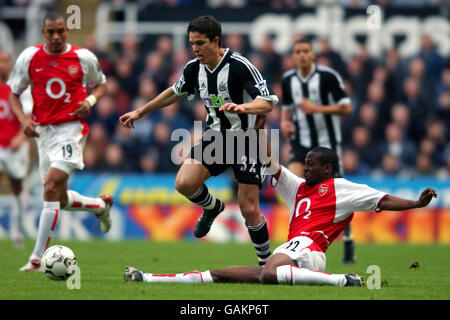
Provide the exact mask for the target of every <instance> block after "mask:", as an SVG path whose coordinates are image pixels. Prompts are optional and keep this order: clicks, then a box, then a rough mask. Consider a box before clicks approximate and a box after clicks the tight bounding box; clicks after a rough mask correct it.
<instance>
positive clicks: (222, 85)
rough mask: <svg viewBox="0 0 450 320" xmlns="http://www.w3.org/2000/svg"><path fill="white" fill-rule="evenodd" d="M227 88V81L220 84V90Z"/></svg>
mask: <svg viewBox="0 0 450 320" xmlns="http://www.w3.org/2000/svg"><path fill="white" fill-rule="evenodd" d="M225 90H227V86H226V85H225V82H221V83H220V84H219V91H225Z"/></svg>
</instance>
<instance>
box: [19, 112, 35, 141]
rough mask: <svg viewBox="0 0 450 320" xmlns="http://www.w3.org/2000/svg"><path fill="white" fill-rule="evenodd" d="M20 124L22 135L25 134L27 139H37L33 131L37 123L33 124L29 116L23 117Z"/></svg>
mask: <svg viewBox="0 0 450 320" xmlns="http://www.w3.org/2000/svg"><path fill="white" fill-rule="evenodd" d="M21 124H22V128H23V133H25V135H26V136H27V137H30V138H38V137H39V133H38V132H37V131H36V130H34V128H35V127H36V126H37V125H39V123H37V122H34V121H33V119H32V118H31V116H25V118H24V119H23V120H22V121H21Z"/></svg>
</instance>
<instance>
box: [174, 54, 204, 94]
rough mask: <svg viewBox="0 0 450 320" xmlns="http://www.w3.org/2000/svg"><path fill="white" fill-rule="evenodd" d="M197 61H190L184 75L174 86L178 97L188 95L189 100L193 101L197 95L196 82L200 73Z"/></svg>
mask: <svg viewBox="0 0 450 320" xmlns="http://www.w3.org/2000/svg"><path fill="white" fill-rule="evenodd" d="M196 62H197V59H193V60H191V61H189V62H188V63H187V64H186V65H185V66H184V69H183V74H182V75H181V76H180V78H179V79H178V81H177V82H176V83H175V84H174V85H173V86H172V90H173V92H174V93H175V94H176V95H177V96H182V95H185V94H187V95H188V97H189V99H192V98H193V97H194V94H195V80H196V75H197V73H198V67H199V64H198V63H196Z"/></svg>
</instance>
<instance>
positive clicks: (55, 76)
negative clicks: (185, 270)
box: [8, 12, 113, 271]
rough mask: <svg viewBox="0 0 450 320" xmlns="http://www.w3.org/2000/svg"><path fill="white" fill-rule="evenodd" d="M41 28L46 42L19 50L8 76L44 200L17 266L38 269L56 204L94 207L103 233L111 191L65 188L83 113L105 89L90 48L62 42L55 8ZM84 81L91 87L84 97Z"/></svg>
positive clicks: (79, 161) (79, 159)
mask: <svg viewBox="0 0 450 320" xmlns="http://www.w3.org/2000/svg"><path fill="white" fill-rule="evenodd" d="M41 32H42V35H43V36H44V38H45V43H43V44H40V45H36V46H32V47H28V48H27V49H25V50H24V51H23V52H22V53H21V54H20V56H19V58H18V59H17V61H16V64H15V66H14V69H13V71H12V73H11V76H10V78H9V81H8V85H9V86H10V88H11V94H10V98H9V102H10V106H11V109H12V110H13V112H14V113H15V114H16V116H17V118H18V119H19V121H20V123H21V125H22V128H23V130H24V133H25V134H26V135H27V136H28V137H33V138H36V142H37V146H38V153H39V172H40V175H41V178H42V181H43V182H44V204H43V209H42V212H41V216H40V220H39V228H38V234H37V238H36V244H35V247H34V250H33V253H32V254H31V256H30V258H29V261H28V263H27V264H25V265H24V266H23V267H22V268H20V270H21V271H38V270H39V269H40V259H41V257H42V254H43V253H44V251H45V249H46V248H47V247H48V244H49V242H50V239H51V233H52V231H54V229H55V226H56V223H57V222H58V216H59V214H60V210H61V209H64V210H69V211H91V212H94V213H95V214H96V216H97V217H98V218H99V220H100V228H101V230H102V231H103V232H108V231H109V229H110V228H111V218H110V216H109V210H110V207H111V205H112V203H113V200H112V197H111V196H108V195H107V196H101V197H99V198H89V197H85V196H82V195H80V194H78V193H77V192H75V191H72V190H67V180H68V178H69V175H70V174H71V173H72V171H73V170H74V169H83V167H84V163H83V147H84V144H85V141H86V137H87V134H88V131H89V127H88V125H87V123H86V122H84V121H83V118H85V117H87V116H88V115H89V113H90V109H91V107H92V106H93V105H94V104H95V103H96V101H97V99H99V98H100V97H102V96H103V95H104V94H105V92H106V79H105V75H104V74H103V72H102V71H101V69H100V67H99V64H98V61H97V58H96V57H95V55H94V54H93V53H91V52H90V51H88V50H87V49H83V48H78V47H75V46H72V45H70V44H69V43H67V42H66V37H67V35H68V33H69V30H68V28H67V26H66V23H65V20H64V17H63V16H62V15H61V14H60V13H58V12H50V13H48V14H47V15H46V16H45V17H44V20H43V26H42V30H41ZM88 82H89V83H90V84H92V85H93V86H94V89H93V91H92V94H91V95H89V96H87V92H86V85H87V84H88ZM30 84H31V86H32V96H33V103H34V107H33V114H32V116H29V115H25V114H24V112H23V109H22V104H21V102H20V100H19V96H20V94H21V93H22V92H23V91H24V90H25V88H26V87H27V86H28V85H30Z"/></svg>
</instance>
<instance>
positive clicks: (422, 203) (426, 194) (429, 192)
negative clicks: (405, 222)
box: [417, 188, 438, 208]
mask: <svg viewBox="0 0 450 320" xmlns="http://www.w3.org/2000/svg"><path fill="white" fill-rule="evenodd" d="M437 196H438V194H437V192H436V190H434V189H432V188H426V189H425V190H423V191H422V193H421V195H420V197H419V200H417V207H418V208H423V207H426V206H427V205H428V204H429V203H430V201H431V199H433V197H434V198H437Z"/></svg>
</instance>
